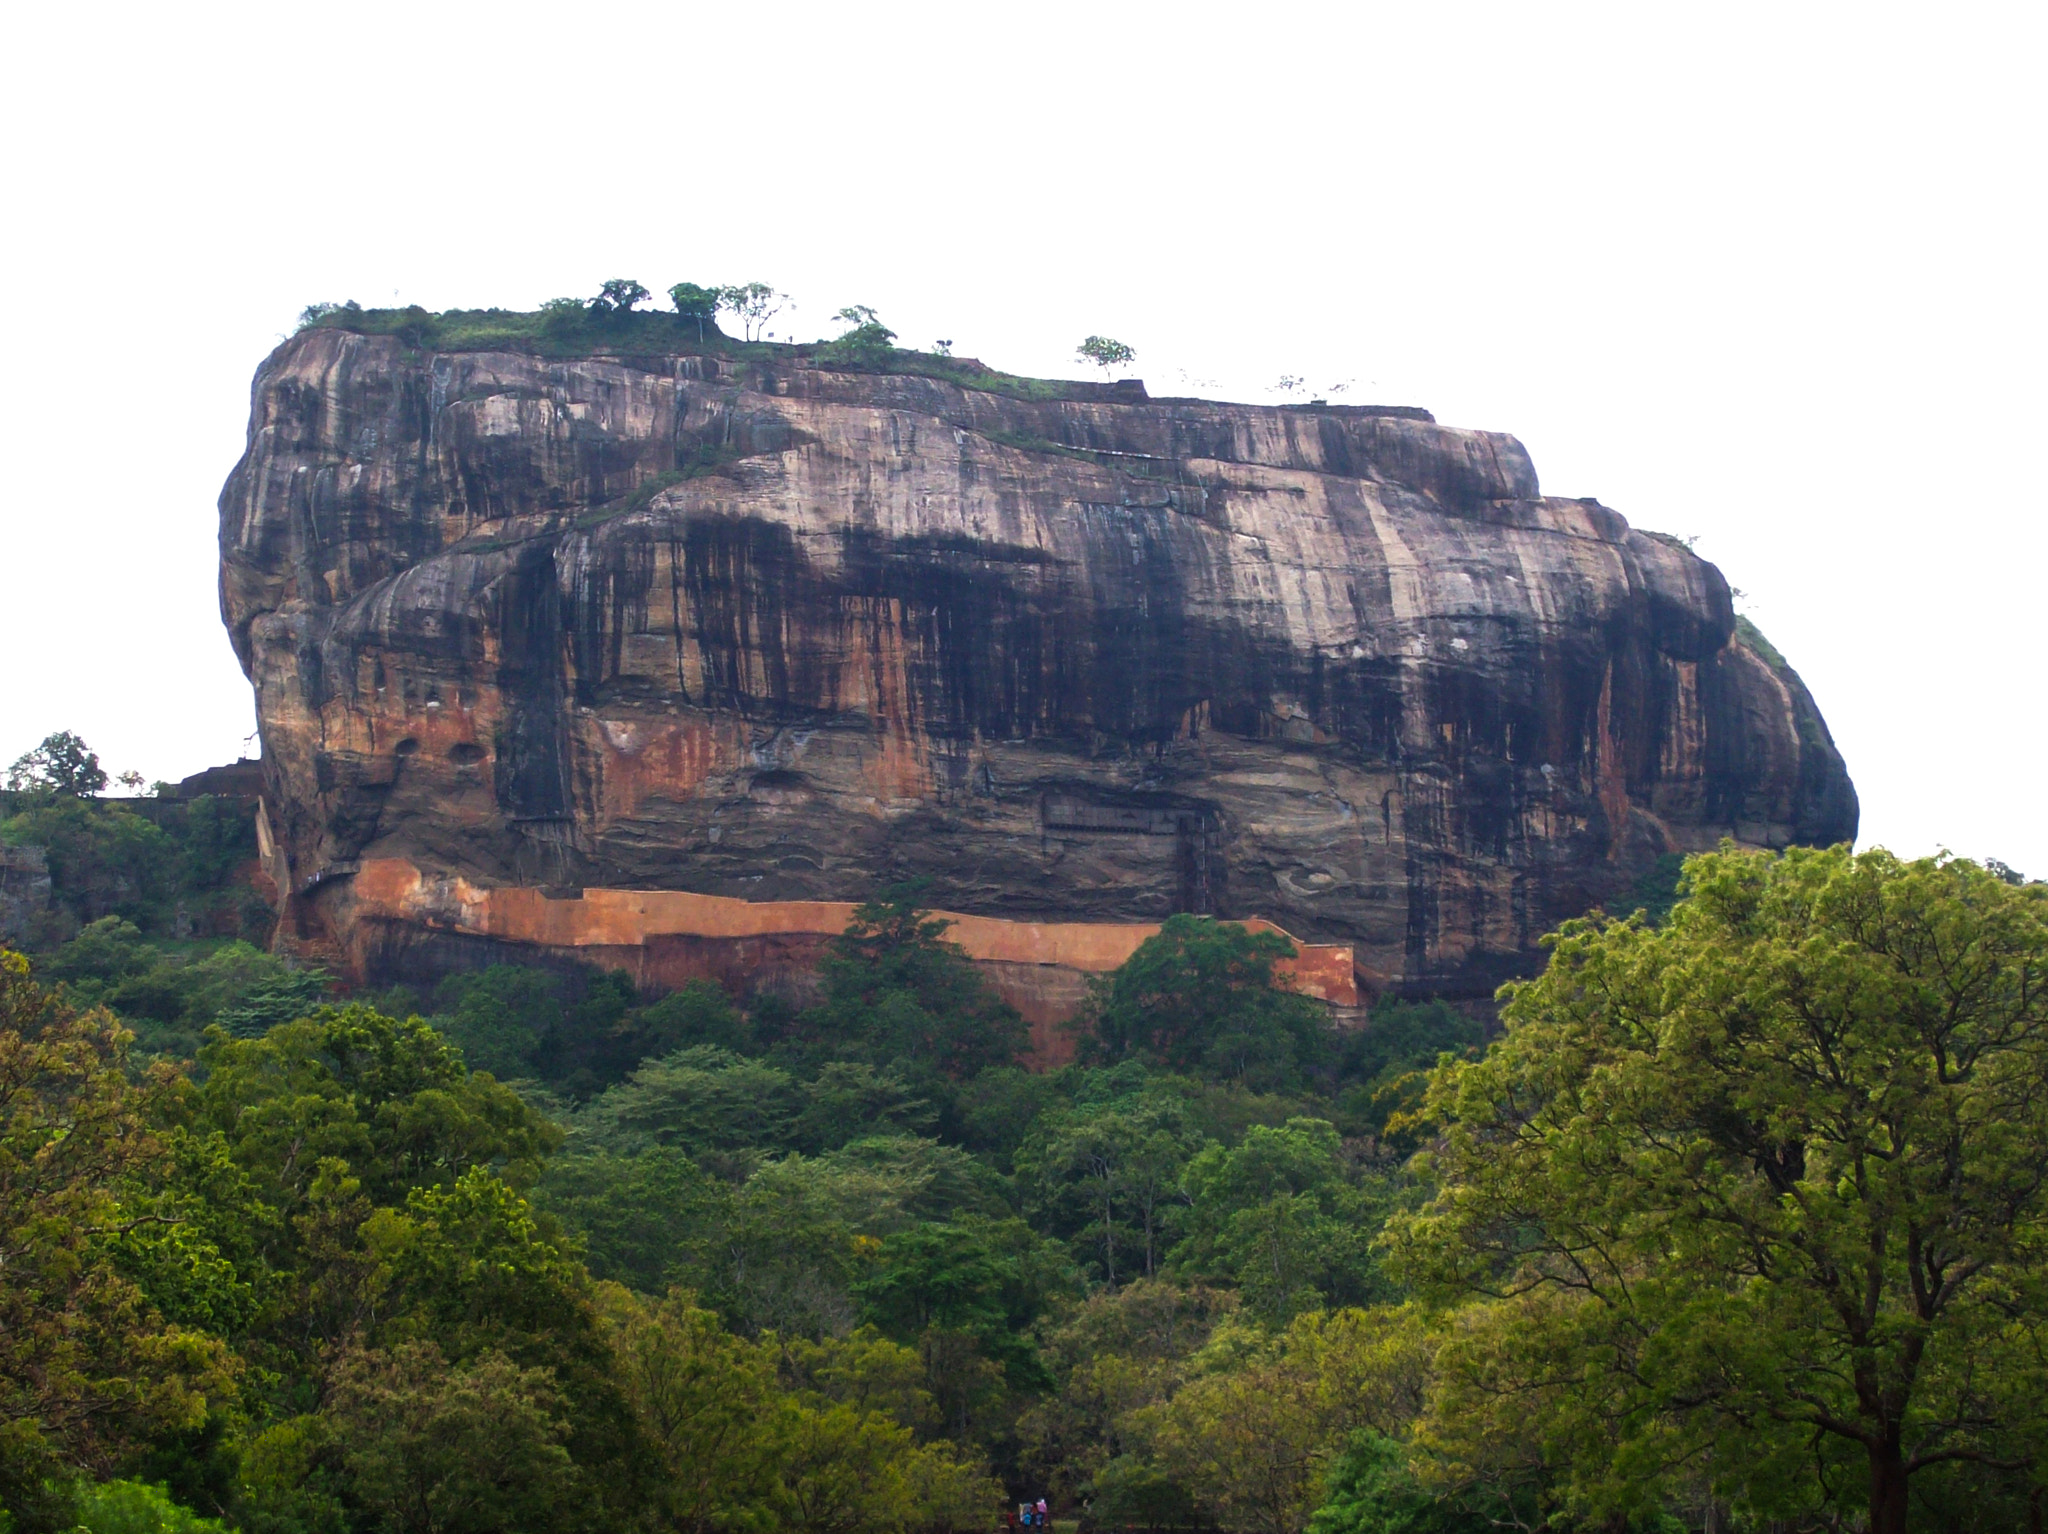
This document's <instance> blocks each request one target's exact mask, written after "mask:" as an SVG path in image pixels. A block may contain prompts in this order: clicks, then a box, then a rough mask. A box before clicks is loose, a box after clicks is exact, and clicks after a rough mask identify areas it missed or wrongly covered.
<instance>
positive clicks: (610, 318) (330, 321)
mask: <svg viewBox="0 0 2048 1534" xmlns="http://www.w3.org/2000/svg"><path fill="white" fill-rule="evenodd" d="M302 328H305V329H322V330H347V331H352V332H354V333H355V334H357V335H366V336H395V337H397V338H398V340H400V341H401V342H403V343H404V344H405V345H406V346H407V347H409V348H411V349H414V350H417V351H442V352H477V351H512V352H523V353H526V354H528V355H530V356H536V357H549V358H563V359H566V358H572V357H589V356H593V355H604V354H612V355H617V356H627V357H630V356H649V355H661V356H714V357H721V358H726V359H730V360H732V361H735V362H745V363H754V364H758V365H764V366H769V367H773V366H777V365H781V366H785V367H790V366H801V367H810V368H825V369H832V370H839V371H846V372H866V373H881V374H885V375H893V376H898V377H910V378H933V379H938V380H940V381H941V382H945V383H950V384H954V385H956V386H958V387H960V388H963V389H979V390H981V391H983V392H985V393H989V394H1002V395H1007V396H1009V397H1010V398H1012V399H1023V400H1060V399H1076V398H1091V397H1099V395H1100V394H1101V392H1102V389H1103V387H1104V386H1103V385H1101V384H1098V383H1093V382H1088V381H1083V380H1061V379H1049V378H1024V377H1021V376H1019V375H1017V374H1014V373H1005V372H1002V371H1000V370H998V369H996V368H991V367H987V366H985V365H984V364H982V363H980V362H977V361H976V360H975V359H974V358H972V357H952V356H945V355H942V354H940V353H938V352H921V351H914V350H911V349H909V348H907V347H895V346H888V347H880V348H878V347H874V346H868V347H853V348H848V347H843V346H839V345H838V343H836V342H833V341H803V342H785V341H743V340H736V339H734V338H733V337H731V336H728V335H726V334H724V333H723V332H722V331H720V330H719V328H718V327H717V325H715V324H713V323H711V322H710V321H709V320H706V319H703V318H701V317H700V316H697V315H694V314H676V313H670V312H667V311H661V310H655V311H647V310H639V309H597V308H592V307H590V306H588V305H574V306H562V307H550V308H546V309H536V310H530V311H522V310H516V309H448V310H444V311H442V312H440V313H438V314H437V313H433V312H431V311H429V310H426V309H421V308H416V307H415V308H409V309H359V308H350V307H348V306H346V305H342V306H339V307H335V306H328V305H322V306H315V308H314V309H311V310H309V311H308V312H307V319H306V323H305V325H304V327H302ZM842 339H843V338H842Z"/></svg>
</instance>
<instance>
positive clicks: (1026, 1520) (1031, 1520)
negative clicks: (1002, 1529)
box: [1003, 1497, 1052, 1529]
mask: <svg viewBox="0 0 2048 1534" xmlns="http://www.w3.org/2000/svg"><path fill="white" fill-rule="evenodd" d="M1003 1522H1004V1523H1006V1524H1007V1525H1009V1527H1011V1528H1013V1529H1049V1528H1051V1527H1052V1515H1051V1514H1050V1513H1048V1512H1047V1511H1046V1507H1045V1498H1043V1497H1040V1498H1039V1499H1038V1500H1037V1501H1036V1502H1019V1503H1018V1504H1017V1511H1015V1512H1014V1513H1011V1514H1010V1515H1009V1516H1008V1517H1006V1518H1005V1519H1004V1520H1003Z"/></svg>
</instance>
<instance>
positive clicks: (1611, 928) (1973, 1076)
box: [1392, 848, 2048, 1534]
mask: <svg viewBox="0 0 2048 1534" xmlns="http://www.w3.org/2000/svg"><path fill="white" fill-rule="evenodd" d="M1686 878H1687V885H1688V896H1687V898H1686V899H1685V900H1684V901H1683V902H1681V903H1680V904H1679V905H1678V906H1676V907H1675V908H1674V910H1673V912H1672V914H1671V916H1670V919H1669V921H1668V922H1667V923H1666V924H1665V925H1664V926H1662V927H1660V928H1651V927H1649V926H1647V925H1645V924H1643V923H1641V922H1639V921H1637V920H1634V919H1631V920H1628V921H1623V922H1612V921H1607V920H1604V919H1601V918H1598V917H1594V918H1588V919H1586V920H1582V921H1576V922H1572V923H1568V924H1567V925H1566V927H1565V928H1564V930H1563V931H1562V932H1561V933H1560V934H1559V935H1558V937H1557V939H1556V940H1555V943H1554V950H1553V954H1552V958H1551V962H1550V966H1549V968H1548V970H1547V971H1546V972H1545V974H1544V975H1543V976H1542V977H1541V978H1540V979H1538V980H1534V981H1531V982H1528V983H1526V984H1523V985H1520V986H1517V987H1513V988H1511V991H1512V994H1511V998H1510V1000H1509V1002H1508V1006H1507V1010H1506V1014H1505V1020H1506V1022H1507V1025H1508V1032H1507V1037H1506V1038H1505V1039H1504V1040H1503V1041H1502V1042H1501V1043H1500V1044H1498V1045H1496V1046H1495V1047H1494V1049H1493V1050H1491V1051H1490V1052H1489V1053H1488V1055H1487V1057H1486V1058H1485V1059H1484V1060H1483V1061H1478V1062H1471V1063H1467V1064H1464V1065H1460V1066H1456V1067H1453V1068H1449V1069H1446V1070H1445V1071H1443V1072H1441V1073H1439V1075H1438V1077H1437V1080H1436V1082H1435V1084H1434V1086H1433V1088H1432V1090H1431V1096H1430V1108H1431V1110H1432V1111H1433V1112H1434V1113H1435V1114H1436V1115H1438V1116H1439V1117H1440V1118H1441V1119H1442V1120H1443V1121H1444V1122H1445V1124H1446V1125H1447V1133H1446V1135H1445V1138H1444V1139H1443V1141H1442V1143H1441V1145H1440V1147H1439V1148H1437V1149H1435V1150H1433V1151H1432V1152H1431V1153H1430V1155H1429V1156H1428V1157H1427V1158H1426V1164H1427V1167H1428V1170H1429V1172H1430V1173H1431V1175H1432V1176H1433V1177H1434V1178H1435V1179H1437V1180H1439V1181H1440V1183H1441V1187H1440V1191H1439V1192H1438V1193H1437V1194H1436V1196H1435V1198H1434V1199H1433V1200H1432V1202H1431V1203H1430V1205H1429V1207H1428V1209H1427V1210H1425V1211H1422V1212H1418V1213H1415V1214H1412V1215H1408V1216H1405V1217H1402V1218H1400V1219H1398V1220H1397V1221H1396V1223H1395V1225H1394V1228H1393V1232H1392V1240H1393V1246H1394V1250H1395V1252H1396V1253H1397V1254H1398V1257H1399V1259H1400V1262H1399V1268H1400V1270H1401V1271H1404V1272H1405V1273H1406V1274H1407V1275H1409V1276H1410V1277H1412V1278H1413V1279H1415V1280H1417V1281H1418V1282H1421V1283H1423V1284H1425V1285H1426V1286H1427V1287H1428V1288H1429V1289H1430V1290H1431V1291H1433V1292H1436V1293H1438V1294H1441V1295H1447V1296H1470V1297H1472V1298H1473V1300H1474V1303H1473V1304H1471V1305H1470V1306H1469V1307H1468V1308H1466V1309H1465V1310H1464V1311H1462V1312H1461V1315H1460V1324H1459V1327H1458V1329H1457V1332H1456V1334H1455V1336H1454V1337H1453V1339H1452V1340H1451V1341H1450V1342H1449V1344H1448V1345H1447V1347H1446V1349H1445V1352H1444V1353H1443V1355H1442V1356H1441V1358H1440V1360H1439V1363H1440V1366H1441V1368H1442V1384H1441V1387H1440V1392H1439V1394H1438V1396H1437V1398H1436V1400H1435V1401H1434V1403H1433V1405H1432V1410H1431V1414H1430V1426H1429V1432H1430V1433H1431V1434H1432V1435H1433V1436H1434V1437H1435V1439H1436V1440H1437V1442H1438V1443H1439V1444H1440V1445H1441V1446H1442V1448H1443V1449H1444V1451H1445V1452H1446V1454H1447V1455H1448V1456H1449V1457H1450V1458H1451V1459H1452V1460H1453V1461H1456V1462H1462V1463H1465V1464H1468V1465H1470V1466H1471V1467H1472V1468H1473V1471H1474V1473H1478V1474H1489V1475H1493V1476H1495V1477H1496V1478H1497V1477H1498V1476H1500V1475H1501V1474H1502V1473H1503V1471H1504V1470H1506V1469H1507V1468H1508V1467H1509V1466H1511V1465H1512V1464H1513V1462H1514V1461H1516V1460H1518V1459H1519V1460H1520V1461H1522V1463H1523V1466H1524V1467H1525V1468H1527V1469H1529V1470H1531V1471H1534V1470H1536V1469H1537V1467H1540V1470H1541V1472H1542V1473H1543V1474H1546V1475H1548V1476H1549V1477H1551V1478H1553V1479H1554V1480H1555V1482H1556V1485H1557V1491H1558V1495H1559V1497H1560V1499H1561V1500H1562V1502H1563V1504H1564V1505H1566V1506H1571V1507H1577V1508H1581V1509H1584V1510H1585V1511H1586V1512H1587V1513H1588V1514H1590V1515H1598V1516H1614V1515H1627V1514H1633V1513H1639V1512H1641V1511H1642V1510H1643V1509H1645V1508H1647V1507H1650V1506H1653V1505H1655V1503H1656V1501H1657V1500H1658V1499H1659V1498H1660V1497H1665V1496H1669V1495H1671V1494H1672V1493H1673V1492H1674V1491H1676V1490H1677V1489H1678V1488H1679V1487H1680V1486H1681V1485H1683V1484H1684V1482H1685V1481H1686V1480H1687V1479H1690V1480H1691V1481H1692V1482H1694V1483H1696V1485H1697V1487H1698V1489H1699V1493H1700V1495H1702V1496H1703V1497H1705V1498H1707V1499H1709V1500H1712V1501H1725V1502H1730V1503H1734V1504H1736V1505H1737V1506H1738V1507H1743V1508H1749V1509H1754V1510H1757V1511H1758V1512H1760V1513H1763V1514H1765V1515H1766V1516H1771V1517H1775V1518H1781V1519H1782V1518H1799V1517H1822V1516H1829V1515H1830V1514H1831V1510H1835V1509H1840V1510H1842V1511H1843V1512H1845V1513H1846V1512H1848V1511H1850V1510H1853V1509H1855V1508H1857V1506H1858V1504H1861V1510H1862V1512H1863V1516H1864V1517H1865V1519H1866V1521H1867V1525H1868V1527H1869V1528H1870V1529H1872V1530H1874V1531H1879V1534H1894V1531H1899V1530H1903V1529H1905V1528H1906V1527H1908V1525H1909V1523H1910V1522H1911V1521H1913V1513H1912V1505H1913V1483H1914V1481H1915V1479H1916V1478H1917V1477H1919V1476H1921V1475H1924V1474H1927V1473H1928V1472H1930V1471H1934V1472H1940V1471H1953V1470H1954V1469H1955V1468H1957V1467H1960V1466H1965V1465H1967V1466H1972V1467H1975V1479H1976V1480H1977V1481H1978V1482H1979V1483H1980V1484H1983V1485H1985V1486H1986V1487H1988V1488H1989V1489H1990V1490H1991V1491H1992V1492H1993V1493H1994V1494H1995V1493H1996V1492H1998V1491H1999V1490H2000V1489H2001V1481H2002V1480H2004V1479H2005V1478H2008V1477H2014V1478H2017V1481H2016V1482H2008V1483H2007V1487H2008V1488H2009V1489H2016V1490H2019V1491H2024V1490H2025V1489H2026V1488H2027V1487H2028V1486H2029V1485H2032V1484H2036V1483H2035V1482H2034V1480H2033V1478H2034V1476H2035V1475H2036V1474H2037V1472H2036V1470H2035V1465H2036V1463H2037V1460H2036V1456H2037V1454H2038V1452H2039V1448H2040V1446H2041V1445H2042V1443H2043V1435H2044V1433H2048V1407H2044V1405H2043V1403H2044V1401H2048V1395H2044V1386H2048V1375H2044V1373H2043V1356H2044V1354H2043V1342H2044V1340H2048V1339H2044V1336H2043V1333H2042V1321H2043V1310H2042V1299H2043V1297H2044V1292H2048V1291H2044V1285H2048V1249H2044V1247H2043V1245H2042V1242H2041V1233H2042V1230H2043V1227H2044V1220H2048V1161H2044V1159H2043V1156H2042V1147H2043V1145H2044V1144H2048V891H2044V890H2043V888H2041V887H2039V886H2028V887H2022V888H2015V887H2013V886H2012V885H2010V884H2009V883H2007V882H2006V881H2004V880H2002V879H2000V878H1998V877H1997V876H1995V875H1994V874H1992V873H1989V872H1987V871H1985V870H1983V869H1980V868H1978V867H1976V866H1975V865H1973V864H1970V863H1965V862H1960V861H1952V862H1941V861H1924V862H1920V863H1910V864H1908V863H1901V862H1899V861H1898V860H1896V859H1894V858H1892V857H1891V856H1890V855H1888V854H1886V853H1883V852H1869V853H1864V854H1862V855H1861V856H1852V855H1851V854H1850V853H1849V852H1848V851H1847V850H1846V849H1840V848H1837V849H1834V850H1832V851H1827V852H1808V851H1794V852H1790V853H1787V854H1785V855H1784V856H1782V857H1773V856H1771V855H1768V854H1762V853H1740V852H1734V851H1726V852H1722V853H1719V854H1716V855H1713V856H1709V857H1700V858H1695V859H1693V860H1691V862H1690V863H1689V864H1688V865H1687V874H1686ZM1937 1478H1938V1477H1935V1476H1930V1481H1933V1480H1936V1479H1937ZM1930 1495H1931V1498H1932V1499H1933V1500H1935V1501H1936V1502H1937V1503H1938V1502H1939V1500H1941V1499H1942V1498H1943V1497H1944V1496H1946V1495H1947V1493H1946V1491H1945V1489H1943V1488H1938V1487H1937V1488H1935V1489H1933V1490H1932V1492H1931V1494H1930ZM2032 1495H2038V1494H2037V1493H2032ZM1927 1511H1929V1512H1930V1513H1933V1512H1936V1511H1937V1509H1933V1508H1930V1509H1928V1510H1927ZM1979 1516H1982V1506H1981V1504H1980V1510H1979Z"/></svg>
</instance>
